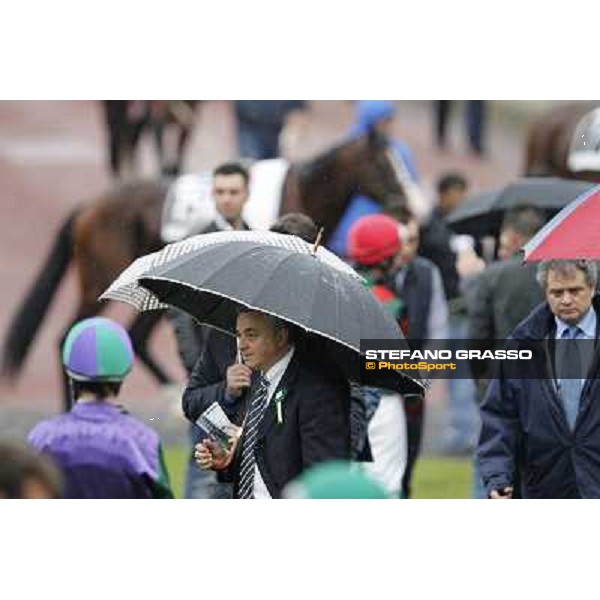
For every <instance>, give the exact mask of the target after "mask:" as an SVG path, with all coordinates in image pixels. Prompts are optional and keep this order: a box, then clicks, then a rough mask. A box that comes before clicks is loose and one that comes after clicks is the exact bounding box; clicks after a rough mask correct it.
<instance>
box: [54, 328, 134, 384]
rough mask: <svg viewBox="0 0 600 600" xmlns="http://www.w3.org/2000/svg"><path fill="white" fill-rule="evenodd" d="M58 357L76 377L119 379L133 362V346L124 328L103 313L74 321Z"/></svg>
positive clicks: (101, 379)
mask: <svg viewBox="0 0 600 600" xmlns="http://www.w3.org/2000/svg"><path fill="white" fill-rule="evenodd" d="M62 361H63V365H64V366H65V369H66V371H67V373H68V375H69V376H70V377H72V378H73V379H76V380H79V381H121V380H122V379H123V378H124V377H125V376H126V375H127V373H129V371H131V368H132V366H133V348H132V346H131V340H130V339H129V335H128V333H127V331H125V329H124V328H123V327H122V326H121V325H119V324H118V323H116V322H115V321H112V320H111V319H107V318H105V317H93V318H91V319H85V320H83V321H80V322H79V323H77V324H75V325H74V326H73V327H72V328H71V330H70V331H69V334H68V335H67V338H66V339H65V343H64V345H63V351H62Z"/></svg>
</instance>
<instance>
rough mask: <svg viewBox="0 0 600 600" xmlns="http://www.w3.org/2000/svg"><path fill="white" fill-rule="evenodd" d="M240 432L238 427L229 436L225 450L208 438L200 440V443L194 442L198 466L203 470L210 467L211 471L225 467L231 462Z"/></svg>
mask: <svg viewBox="0 0 600 600" xmlns="http://www.w3.org/2000/svg"><path fill="white" fill-rule="evenodd" d="M240 433H241V429H238V430H237V433H236V434H235V435H234V436H232V437H231V446H230V448H229V450H225V449H224V448H222V447H221V446H220V445H219V444H217V443H216V442H213V441H212V440H209V439H205V440H202V442H201V443H199V444H196V446H195V452H194V458H195V459H196V462H197V463H198V465H199V466H200V468H201V469H203V470H204V471H206V470H208V469H212V470H213V471H222V470H223V469H226V468H227V467H228V466H229V465H230V464H231V461H232V460H233V456H234V455H235V449H236V448H237V444H238V440H239V438H240V435H239V434H240Z"/></svg>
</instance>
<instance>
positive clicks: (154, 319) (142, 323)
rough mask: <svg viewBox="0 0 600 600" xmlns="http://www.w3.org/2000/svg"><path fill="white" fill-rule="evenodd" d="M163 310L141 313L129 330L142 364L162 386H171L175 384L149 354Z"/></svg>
mask: <svg viewBox="0 0 600 600" xmlns="http://www.w3.org/2000/svg"><path fill="white" fill-rule="evenodd" d="M164 312H165V311H163V310H161V311H152V312H146V313H140V314H139V315H137V317H136V318H135V320H134V322H133V324H132V325H131V326H130V328H129V335H130V337H131V342H132V344H133V349H134V351H135V354H136V356H137V357H138V358H139V359H140V360H141V361H142V364H143V365H144V366H145V367H146V368H147V369H148V371H150V373H151V374H152V375H153V376H154V378H155V379H156V380H157V381H158V383H160V385H169V384H172V383H174V382H173V380H172V379H171V378H170V377H169V376H168V375H167V374H166V373H165V371H164V370H163V369H162V368H161V367H160V366H159V365H158V364H157V363H156V362H155V361H154V359H153V358H152V357H151V356H150V353H149V352H148V347H147V343H148V338H149V337H150V334H151V333H152V331H153V330H154V327H155V326H156V325H157V323H158V322H159V321H160V319H161V318H162V317H163V315H164Z"/></svg>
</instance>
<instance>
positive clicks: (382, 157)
mask: <svg viewBox="0 0 600 600" xmlns="http://www.w3.org/2000/svg"><path fill="white" fill-rule="evenodd" d="M346 150H347V153H348V166H349V168H350V169H351V170H350V174H351V176H352V188H353V189H352V193H353V194H355V193H356V194H363V195H365V196H368V197H369V198H371V199H372V200H375V201H376V202H378V203H379V204H380V205H381V206H382V208H383V210H384V212H386V213H387V214H389V215H391V216H393V217H395V218H396V219H398V220H400V221H402V222H406V221H407V220H408V219H409V217H410V215H411V210H410V208H409V202H408V201H409V192H408V190H407V186H408V184H409V183H410V176H409V174H408V173H407V172H406V170H405V169H404V170H403V168H402V165H400V164H398V162H397V159H395V157H394V155H393V152H392V149H391V148H390V145H389V142H388V139H387V138H386V137H384V136H383V135H381V134H380V133H378V132H377V131H376V130H371V131H369V133H368V134H366V135H364V136H361V137H360V138H358V139H356V140H353V141H352V142H350V143H349V144H347V146H346Z"/></svg>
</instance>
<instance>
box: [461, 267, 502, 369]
mask: <svg viewBox="0 0 600 600" xmlns="http://www.w3.org/2000/svg"><path fill="white" fill-rule="evenodd" d="M465 296H466V301H467V314H468V318H469V327H468V334H467V340H468V343H469V348H468V349H469V350H480V351H485V350H493V349H494V347H495V337H496V331H495V328H494V314H493V300H494V299H493V297H492V285H491V283H490V277H489V274H488V273H487V272H486V273H485V274H482V275H480V276H479V277H477V278H476V279H474V280H473V281H472V283H471V284H470V287H469V288H468V289H467V290H466V293H465ZM469 363H470V366H471V373H472V374H473V377H474V378H475V379H478V380H481V379H485V378H487V377H489V374H490V370H491V361H489V360H471V361H469Z"/></svg>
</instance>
